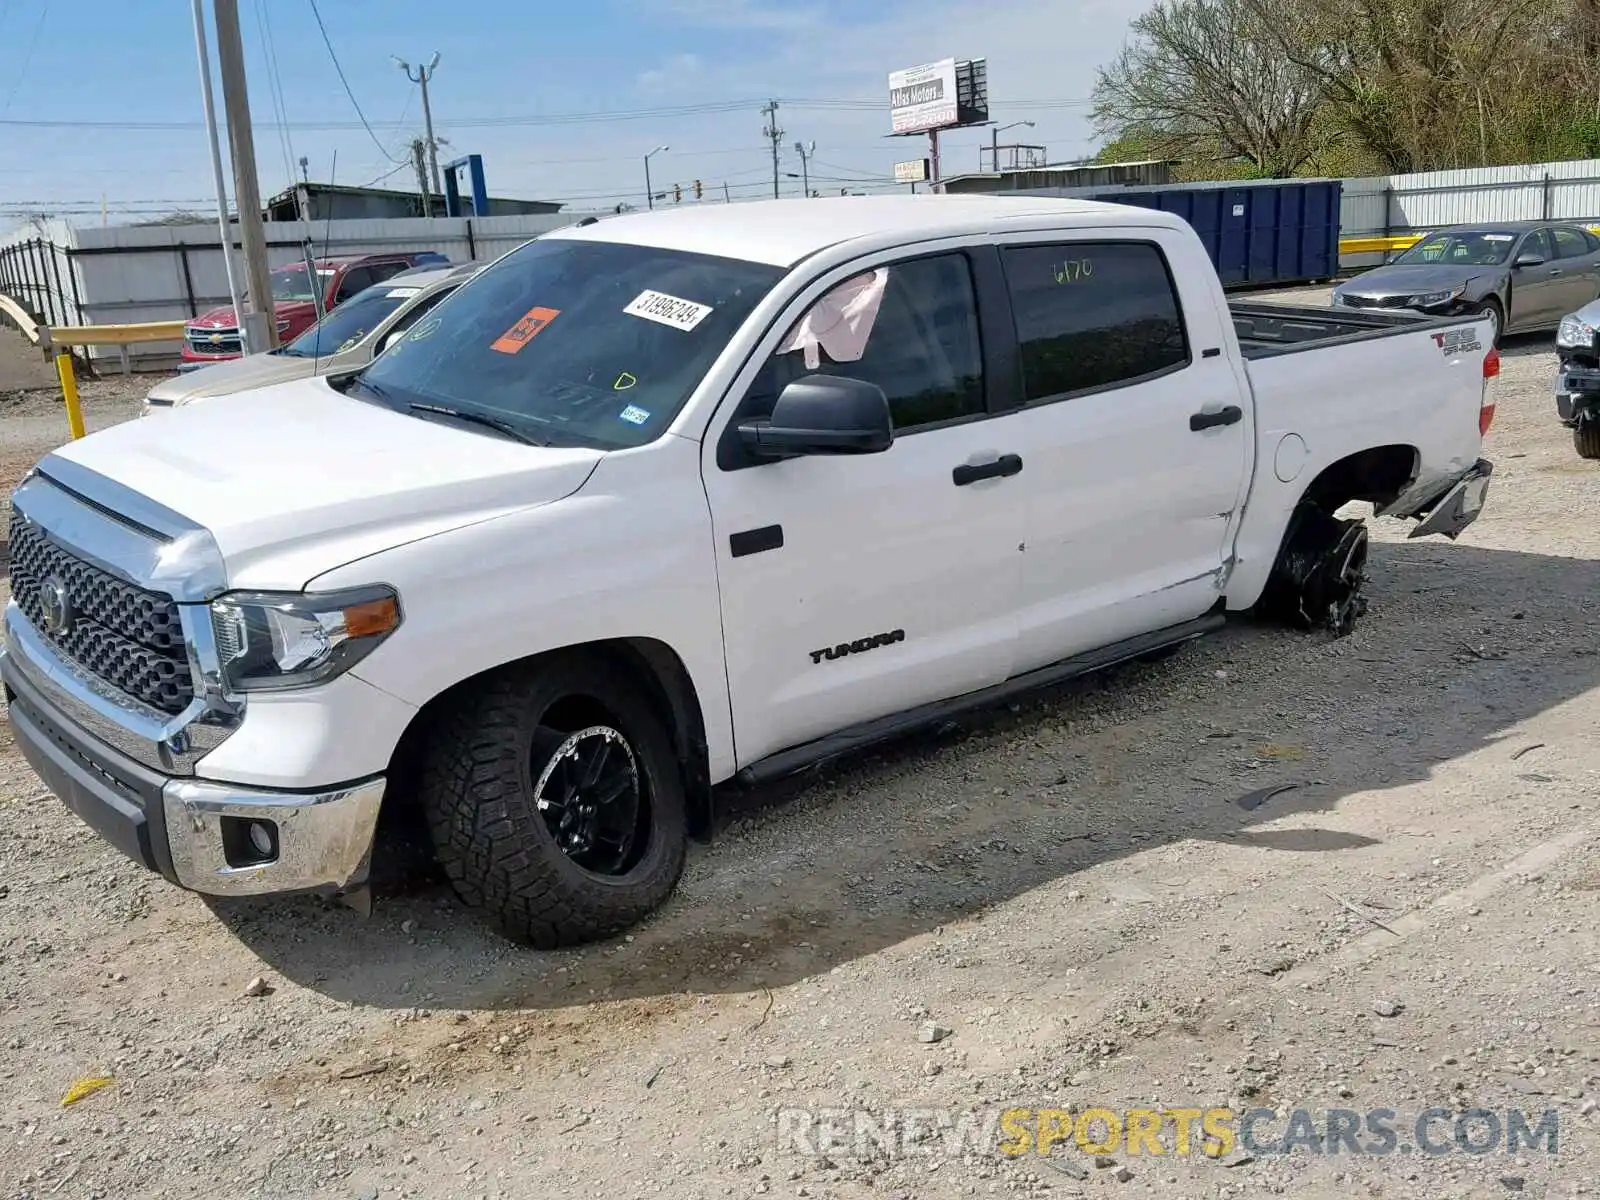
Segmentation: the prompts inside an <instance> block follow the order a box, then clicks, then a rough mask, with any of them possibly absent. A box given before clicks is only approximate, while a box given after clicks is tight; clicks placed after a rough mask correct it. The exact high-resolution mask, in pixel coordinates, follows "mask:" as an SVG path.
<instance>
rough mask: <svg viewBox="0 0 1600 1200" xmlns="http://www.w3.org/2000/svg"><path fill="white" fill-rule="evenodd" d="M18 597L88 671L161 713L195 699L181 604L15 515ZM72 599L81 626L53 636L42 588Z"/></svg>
mask: <svg viewBox="0 0 1600 1200" xmlns="http://www.w3.org/2000/svg"><path fill="white" fill-rule="evenodd" d="M10 539H11V540H10V550H11V595H12V597H13V598H14V599H15V600H16V602H17V607H19V608H20V609H22V613H23V615H24V616H25V617H27V618H28V622H29V624H31V625H32V626H33V627H34V628H35V629H36V630H38V631H39V635H40V636H41V637H43V638H45V639H46V640H47V641H48V642H50V644H51V645H53V646H54V647H55V648H56V650H57V651H58V652H59V653H61V654H63V655H65V656H66V657H67V658H70V659H71V660H72V661H74V662H75V663H77V664H78V665H79V666H81V667H83V668H84V669H85V670H87V671H89V672H91V673H92V674H94V675H96V676H98V677H99V678H101V679H103V680H105V681H106V682H107V683H109V684H111V685H112V686H113V687H115V688H117V689H119V690H120V691H122V692H125V693H126V694H127V695H129V696H131V697H133V698H134V699H135V700H138V701H140V702H142V703H143V704H145V705H148V706H149V707H150V708H154V709H156V710H158V711H160V712H164V713H169V714H172V715H174V716H175V715H177V714H178V713H181V712H182V711H183V710H184V709H185V708H186V707H188V704H189V702H190V701H191V700H192V699H193V698H194V680H193V677H192V676H191V675H190V672H189V656H188V651H187V649H186V648H185V646H184V642H183V629H182V626H181V624H180V622H179V617H178V605H177V603H176V602H175V601H174V600H173V599H172V598H171V597H169V596H163V595H161V594H160V593H159V592H150V591H146V590H145V589H144V588H141V587H136V586H135V585H133V584H131V583H128V582H126V581H124V580H122V579H119V578H117V577H116V576H115V575H112V574H110V573H109V572H107V571H104V570H102V569H100V568H99V567H97V566H94V565H93V564H91V563H88V562H85V561H84V560H83V559H81V558H79V557H77V556H76V555H74V554H72V553H71V552H69V551H68V550H66V549H65V548H64V547H62V546H60V545H58V544H56V543H55V542H53V541H51V540H50V539H49V538H48V537H46V536H45V534H44V532H43V531H42V530H41V529H40V528H39V527H38V526H37V525H34V524H33V523H32V522H30V521H28V520H26V519H25V518H24V517H23V516H22V515H21V514H20V513H18V512H15V511H14V512H13V513H12V514H11V532H10ZM46 583H54V584H57V585H59V586H60V588H61V589H62V591H63V592H64V593H65V594H66V596H67V597H68V598H69V600H70V603H71V608H72V615H73V619H72V620H71V621H70V622H69V623H68V625H67V627H66V629H65V630H64V631H61V632H52V631H51V629H50V627H49V624H48V623H47V621H46V614H45V599H44V596H43V594H42V585H44V584H46Z"/></svg>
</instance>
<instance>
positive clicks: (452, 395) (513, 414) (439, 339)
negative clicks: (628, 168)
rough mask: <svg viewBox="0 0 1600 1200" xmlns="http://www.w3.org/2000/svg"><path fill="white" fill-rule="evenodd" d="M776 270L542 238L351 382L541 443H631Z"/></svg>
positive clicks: (710, 356)
mask: <svg viewBox="0 0 1600 1200" xmlns="http://www.w3.org/2000/svg"><path fill="white" fill-rule="evenodd" d="M782 275H783V271H782V269H781V268H779V267H772V266H765V265H762V264H759V263H751V262H743V261H740V260H737V259H731V258H717V257H712V256H710V255H705V254H688V253H685V252H683V251H678V250H662V249H657V248H655V247H649V246H627V245H621V244H617V243H612V242H590V241H580V240H577V239H567V238H540V239H538V240H536V241H532V242H529V243H528V244H527V245H525V246H523V247H521V248H520V249H518V250H514V251H513V252H512V253H510V254H508V255H506V256H505V257H504V258H502V259H501V260H500V261H499V262H497V263H495V264H494V265H493V266H492V267H489V268H487V269H486V270H485V271H483V273H482V274H480V275H478V276H477V277H476V278H474V279H472V280H471V281H469V282H468V283H466V284H464V285H463V286H462V287H461V288H459V289H458V290H457V291H456V293H455V294H454V295H453V296H451V298H450V300H449V301H448V302H447V303H445V304H443V305H441V306H440V307H439V308H438V310H437V311H435V312H432V313H429V314H428V315H427V316H425V317H423V318H422V320H420V321H418V322H417V324H416V325H415V326H414V327H413V328H412V330H411V332H410V333H408V334H407V335H406V336H405V337H404V338H402V339H401V340H400V341H398V342H395V343H394V344H393V345H391V346H390V347H389V349H388V350H386V351H385V352H384V353H383V354H382V355H380V356H379V357H378V358H377V360H376V361H375V362H374V363H373V364H372V366H371V367H369V368H368V369H367V370H366V371H365V372H364V373H363V374H362V375H361V376H360V378H359V386H361V387H362V388H364V389H365V390H367V391H369V392H372V393H375V394H376V395H378V396H379V397H381V398H382V399H384V400H385V401H386V402H388V403H391V404H393V405H394V406H395V407H397V408H400V409H402V410H405V409H407V408H409V406H411V405H416V404H423V405H433V406H443V407H448V408H452V409H458V410H461V411H463V412H467V413H471V414H475V415H477V416H479V417H485V418H489V419H492V420H496V421H502V422H505V423H506V424H508V425H509V426H511V427H512V428H514V429H516V430H518V431H519V432H522V433H525V434H526V436H528V437H529V438H531V439H533V440H536V441H540V442H549V443H551V444H555V445H579V446H598V447H600V448H603V449H608V450H610V449H622V448H624V447H628V446H639V445H643V444H644V443H646V442H650V441H653V440H655V438H657V437H658V436H660V434H661V431H662V430H663V429H665V428H666V427H667V425H668V424H669V423H670V422H671V421H672V419H673V418H674V417H675V416H677V414H678V410H679V409H681V408H682V407H683V405H684V402H685V401H686V400H687V399H688V398H689V395H690V393H691V392H693V390H694V388H695V386H696V385H697V384H698V383H699V382H700V380H701V378H702V377H703V376H704V374H705V372H706V370H707V368H708V367H709V366H710V365H711V363H712V361H713V360H714V359H715V358H716V356H717V355H718V354H719V353H720V352H721V351H722V349H723V347H724V346H726V345H727V343H728V339H729V338H730V337H732V336H733V334H734V332H735V331H736V330H737V329H738V328H739V326H740V325H741V324H742V323H743V322H744V320H745V318H747V317H748V316H749V315H750V313H751V311H752V310H753V309H754V308H755V306H756V305H757V303H759V302H760V300H761V298H762V297H763V296H765V295H766V294H767V292H768V291H770V290H771V288H772V286H773V284H775V283H776V282H777V281H778V279H779V278H780V277H781V276H782Z"/></svg>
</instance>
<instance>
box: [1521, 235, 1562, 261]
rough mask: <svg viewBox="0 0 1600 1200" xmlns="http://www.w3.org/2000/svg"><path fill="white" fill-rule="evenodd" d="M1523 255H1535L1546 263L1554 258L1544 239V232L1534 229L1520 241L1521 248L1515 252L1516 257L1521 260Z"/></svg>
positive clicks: (1548, 244) (1546, 240) (1547, 240)
mask: <svg viewBox="0 0 1600 1200" xmlns="http://www.w3.org/2000/svg"><path fill="white" fill-rule="evenodd" d="M1524 254H1537V255H1538V256H1539V257H1540V258H1542V259H1544V260H1546V261H1547V262H1548V261H1549V260H1550V259H1552V258H1554V257H1555V252H1554V251H1553V250H1551V248H1550V242H1549V239H1547V238H1546V237H1545V235H1544V230H1542V229H1535V230H1534V231H1533V232H1532V233H1530V234H1529V235H1528V236H1527V237H1525V238H1523V239H1522V246H1521V248H1520V249H1518V251H1517V257H1518V258H1521V257H1522V256H1523V255H1524Z"/></svg>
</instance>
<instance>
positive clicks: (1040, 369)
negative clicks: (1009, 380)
mask: <svg viewBox="0 0 1600 1200" xmlns="http://www.w3.org/2000/svg"><path fill="white" fill-rule="evenodd" d="M1001 257H1002V261H1003V263H1004V266H1005V274H1006V283H1007V286H1008V288H1009V289H1010V292H1011V304H1012V309H1013V312H1014V314H1015V318H1016V327H1017V341H1018V343H1019V344H1020V347H1021V351H1022V374H1023V389H1024V400H1025V402H1026V403H1029V404H1037V403H1044V402H1048V401H1053V400H1064V399H1067V398H1069V397H1072V396H1077V395H1083V394H1085V393H1088V392H1096V391H1101V390H1103V389H1106V388H1112V387H1120V386H1125V385H1128V384H1133V383H1139V382H1141V381H1143V380H1147V379H1153V378H1156V377H1158V376H1161V375H1166V374H1170V373H1171V372H1174V371H1179V370H1182V369H1183V368H1184V367H1186V366H1188V365H1189V362H1190V348H1189V341H1188V337H1187V334H1186V332H1185V329H1184V321H1183V311H1182V307H1181V305H1180V303H1179V300H1178V291H1177V287H1176V284H1175V283H1174V280H1173V277H1172V272H1171V270H1170V269H1169V267H1168V265H1167V260H1166V256H1165V255H1164V254H1163V253H1162V251H1161V248H1160V247H1159V246H1157V245H1155V244H1154V243H1151V242H1139V241H1104V242H1088V241H1084V242H1077V241H1074V242H1063V243H1054V244H1049V245H1030V246H1007V247H1005V248H1003V249H1002V251H1001Z"/></svg>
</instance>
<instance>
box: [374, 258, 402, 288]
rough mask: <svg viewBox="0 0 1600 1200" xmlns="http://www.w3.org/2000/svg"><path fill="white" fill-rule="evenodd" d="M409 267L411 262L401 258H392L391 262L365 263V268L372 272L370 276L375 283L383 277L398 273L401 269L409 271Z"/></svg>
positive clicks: (381, 280) (379, 281)
mask: <svg viewBox="0 0 1600 1200" xmlns="http://www.w3.org/2000/svg"><path fill="white" fill-rule="evenodd" d="M410 269H411V264H410V263H408V262H406V260H405V259H403V258H397V259H394V260H393V261H392V262H381V263H368V264H367V270H369V271H371V272H372V278H373V281H374V282H375V283H382V282H383V281H384V280H385V279H388V278H390V277H391V276H394V275H398V274H400V272H401V271H409V270H410Z"/></svg>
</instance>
